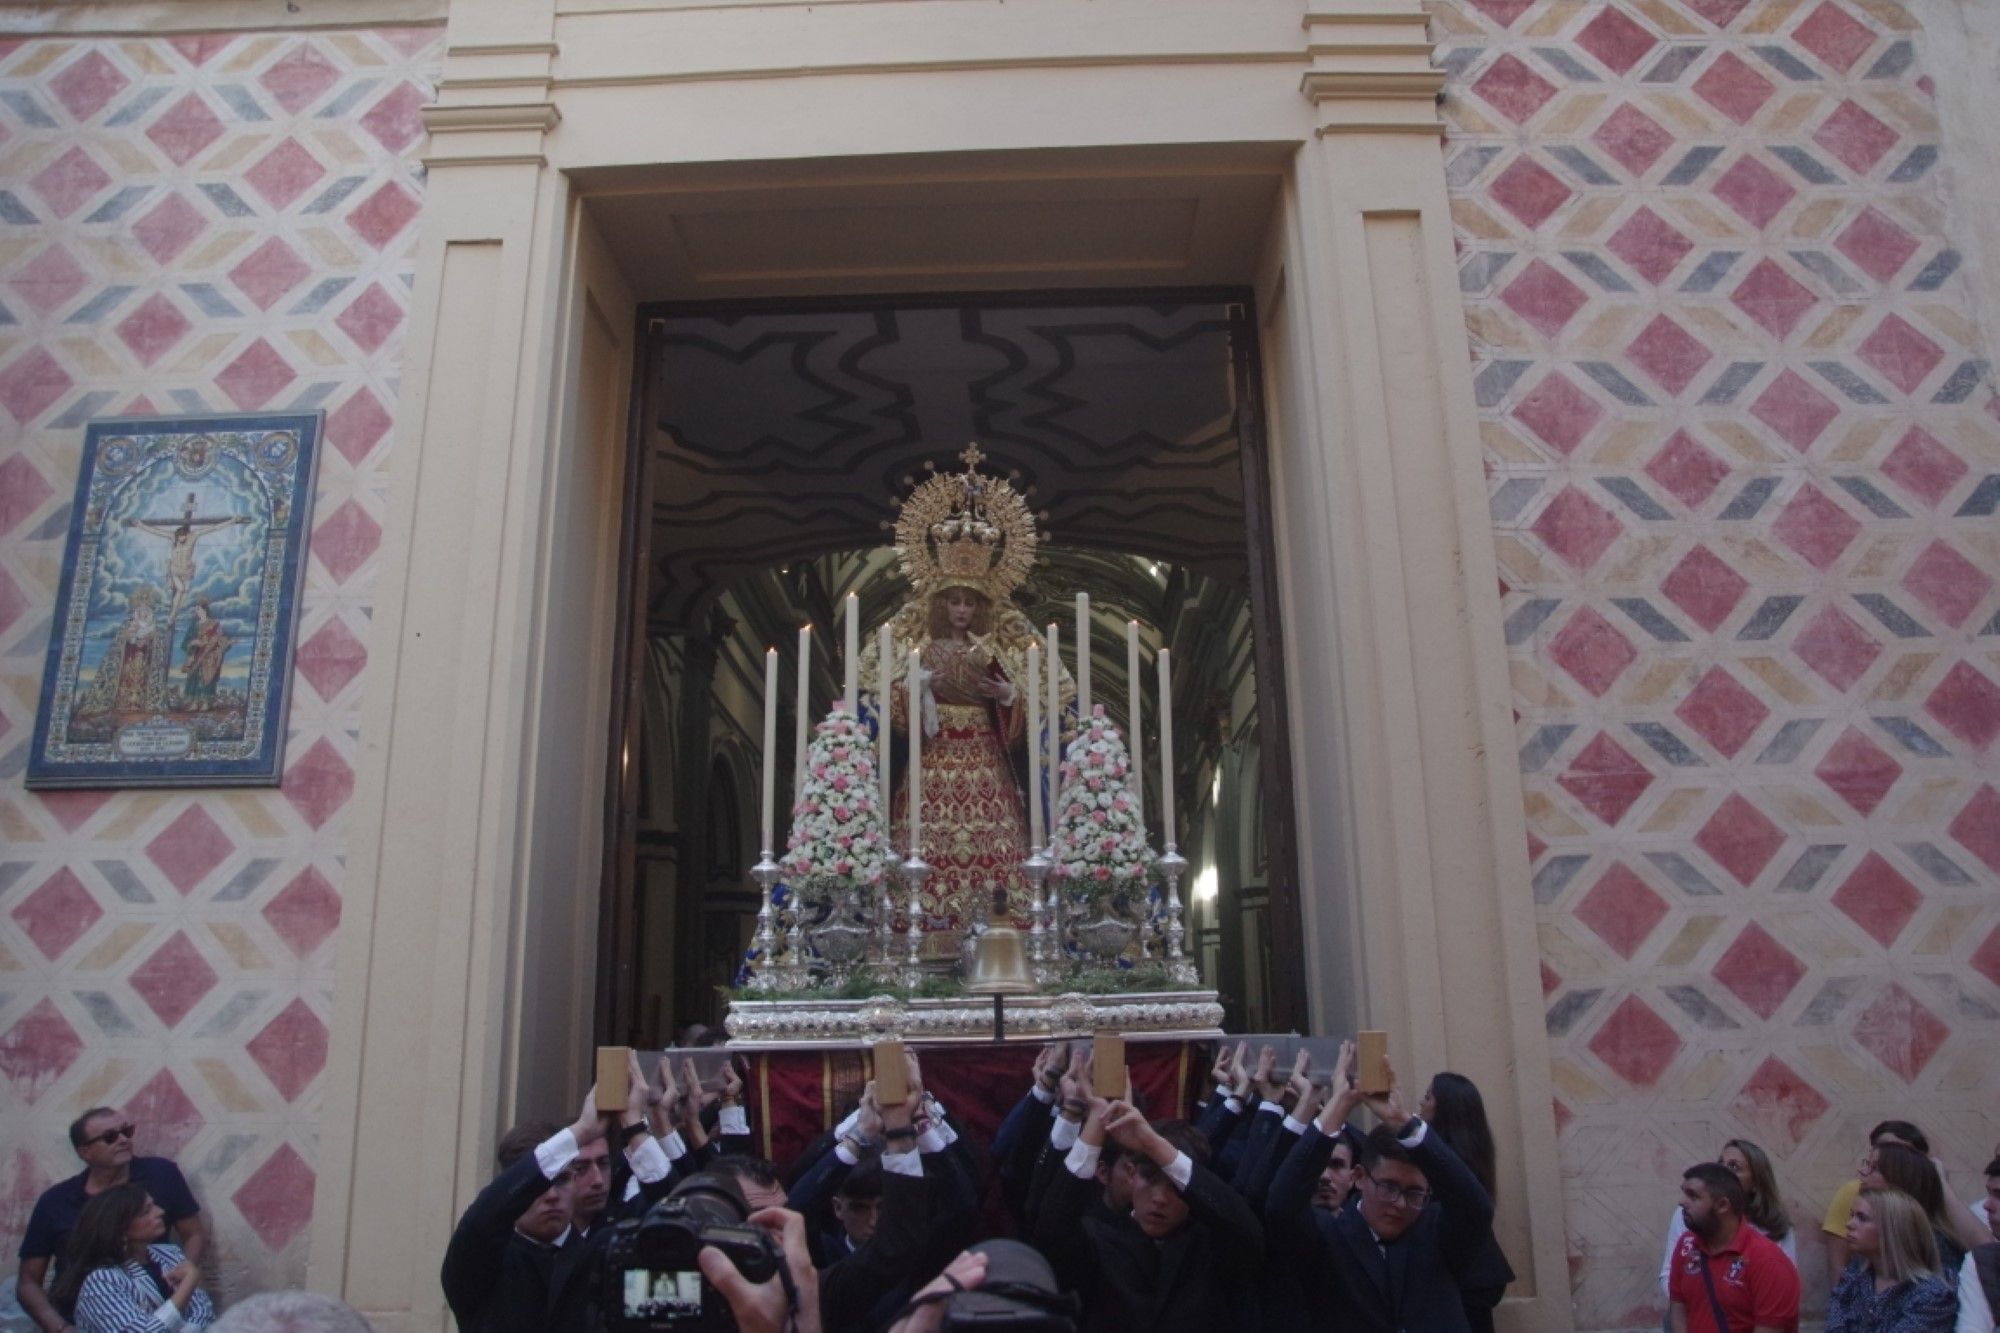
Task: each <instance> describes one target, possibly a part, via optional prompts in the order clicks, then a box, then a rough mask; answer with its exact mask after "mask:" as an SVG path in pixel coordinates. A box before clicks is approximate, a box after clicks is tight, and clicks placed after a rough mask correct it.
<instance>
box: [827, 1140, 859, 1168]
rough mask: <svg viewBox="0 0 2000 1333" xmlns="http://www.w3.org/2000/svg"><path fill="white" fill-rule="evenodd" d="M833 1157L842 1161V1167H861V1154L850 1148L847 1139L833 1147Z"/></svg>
mask: <svg viewBox="0 0 2000 1333" xmlns="http://www.w3.org/2000/svg"><path fill="white" fill-rule="evenodd" d="M833 1155H834V1156H835V1157H838V1158H839V1159H840V1162H841V1165H842V1166H860V1165H861V1154H860V1153H858V1152H856V1151H854V1149H852V1148H850V1147H848V1146H847V1140H846V1139H842V1140H841V1141H840V1142H838V1143H836V1144H834V1145H833Z"/></svg>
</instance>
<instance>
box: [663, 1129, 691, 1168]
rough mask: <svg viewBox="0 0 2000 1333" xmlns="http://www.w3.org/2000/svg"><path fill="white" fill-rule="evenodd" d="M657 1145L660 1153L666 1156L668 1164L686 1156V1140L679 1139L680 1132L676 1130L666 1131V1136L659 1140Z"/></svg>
mask: <svg viewBox="0 0 2000 1333" xmlns="http://www.w3.org/2000/svg"><path fill="white" fill-rule="evenodd" d="M659 1143H660V1151H661V1152H663V1153H665V1154H666V1155H667V1160H668V1161H669V1162H678V1161H680V1160H681V1158H683V1157H685V1156H687V1155H688V1145H687V1140H686V1139H684V1138H682V1137H681V1132H680V1131H679V1130H678V1129H670V1130H668V1131H667V1136H666V1137H665V1138H663V1139H661V1140H660V1141H659Z"/></svg>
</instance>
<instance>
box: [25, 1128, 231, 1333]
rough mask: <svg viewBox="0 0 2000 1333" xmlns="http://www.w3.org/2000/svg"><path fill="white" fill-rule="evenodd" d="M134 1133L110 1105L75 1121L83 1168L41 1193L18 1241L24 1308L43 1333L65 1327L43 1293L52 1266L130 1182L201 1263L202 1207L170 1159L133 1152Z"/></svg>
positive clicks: (72, 1133)
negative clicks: (99, 1202) (86, 1219)
mask: <svg viewBox="0 0 2000 1333" xmlns="http://www.w3.org/2000/svg"><path fill="white" fill-rule="evenodd" d="M137 1133H138V1129H137V1127H136V1126H135V1124H134V1123H133V1121H132V1119H131V1117H129V1116H127V1115H124V1114H123V1113H121V1112H120V1111H118V1110H116V1109H114V1108H112V1107H109V1106H93V1107H92V1108H90V1109H89V1110H87V1111H85V1112H84V1113H83V1114H82V1115H80V1116H78V1117H77V1118H76V1119H75V1120H74V1121H72V1122H71V1123H70V1127H69V1142H70V1147H71V1148H73V1149H74V1150H75V1151H76V1155H77V1157H78V1158H80V1159H81V1160H82V1162H83V1170H82V1171H80V1172H78V1173H77V1174H76V1175H73V1176H71V1177H69V1178H68V1179H67V1180H59V1181H57V1182H56V1183H55V1184H53V1185H51V1186H49V1187H48V1188H47V1189H46V1190H43V1191H42V1195H41V1197H40V1198H38V1199H36V1200H35V1208H34V1212H33V1213H32V1214H30V1216H29V1218H28V1228H27V1230H26V1232H24V1233H23V1234H22V1237H21V1248H20V1260H21V1275H20V1284H19V1287H18V1291H19V1294H20V1301H21V1308H22V1309H23V1310H25V1311H26V1312H27V1314H28V1317H29V1318H30V1319H32V1320H33V1321H34V1323H35V1326H36V1327H38V1328H40V1329H42V1330H44V1333H61V1331H62V1330H63V1329H64V1328H66V1327H67V1322H66V1321H65V1320H64V1319H63V1317H62V1315H61V1314H60V1313H58V1312H57V1311H56V1309H55V1308H54V1307H53V1306H52V1305H50V1304H49V1295H48V1292H47V1290H45V1288H46V1287H47V1286H48V1284H49V1279H50V1278H51V1276H52V1274H51V1272H50V1269H51V1267H53V1266H56V1265H57V1264H58V1261H59V1260H60V1259H61V1258H62V1255H63V1251H64V1248H65V1246H67V1244H68V1243H69V1235H70V1232H71V1230H72V1229H73V1228H74V1227H75V1226H76V1222H77V1219H78V1218H79V1217H80V1216H81V1215H82V1213H83V1209H84V1206H85V1205H86V1204H88V1203H89V1202H90V1201H91V1200H92V1199H95V1198H97V1197H98V1196H99V1195H101V1194H103V1193H104V1192H105V1191H106V1190H111V1189H115V1188H117V1187H118V1186H120V1185H126V1184H133V1185H138V1186H140V1187H142V1188H143V1189H144V1190H145V1191H146V1193H147V1194H148V1195H149V1196H151V1197H152V1199H153V1200H154V1201H155V1202H157V1203H158V1204H159V1205H160V1207H161V1209H162V1210H163V1211H164V1212H165V1213H166V1221H167V1226H168V1228H169V1230H170V1231H171V1232H172V1233H173V1238H174V1239H175V1241H176V1242H177V1243H178V1244H179V1245H180V1246H181V1248H182V1249H183V1250H184V1251H185V1252H186V1254H187V1257H188V1258H189V1259H191V1260H193V1261H194V1262H195V1263H197V1264H199V1263H200V1262H201V1260H202V1246H203V1241H204V1237H203V1234H202V1224H201V1206H200V1205H199V1204H197V1203H196V1202H195V1198H194V1194H193V1193H192V1192H191V1191H190V1190H189V1189H188V1185H187V1180H186V1179H185V1178H184V1177H183V1176H182V1175H181V1172H180V1168H179V1167H177V1166H175V1165H174V1164H173V1162H172V1161H170V1160H168V1159H167V1158H165V1157H140V1156H135V1155H134V1152H133V1148H134V1146H135V1145H134V1138H135V1136H136V1135H137Z"/></svg>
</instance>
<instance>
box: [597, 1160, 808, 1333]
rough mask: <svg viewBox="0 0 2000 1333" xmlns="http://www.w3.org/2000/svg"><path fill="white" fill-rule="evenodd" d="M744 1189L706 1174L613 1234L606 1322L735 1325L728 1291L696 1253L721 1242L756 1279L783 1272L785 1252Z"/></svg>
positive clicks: (616, 1329)
mask: <svg viewBox="0 0 2000 1333" xmlns="http://www.w3.org/2000/svg"><path fill="white" fill-rule="evenodd" d="M749 1216H750V1208H749V1205H747V1204H746V1203H744V1201H743V1191H742V1189H741V1188H740V1187H739V1186H738V1185H737V1183H736V1181H735V1180H734V1179H732V1178H731V1177H729V1176H724V1175H717V1174H715V1173H713V1172H708V1171H703V1172H701V1173H700V1174H699V1175H693V1176H689V1177H688V1178H687V1179H686V1180H683V1181H682V1182H681V1183H680V1184H678V1185H676V1186H674V1188H673V1192H672V1193H671V1194H669V1195H667V1197H666V1198H664V1199H662V1200H660V1201H659V1202H658V1203H656V1204H654V1205H653V1206H652V1207H651V1208H650V1209H648V1210H647V1212H646V1215H645V1216H644V1217H638V1218H627V1219H626V1220H625V1221H623V1222H620V1223H618V1224H617V1225H616V1226H615V1227H613V1228H612V1230H611V1234H610V1235H609V1236H607V1237H606V1238H605V1247H604V1263H603V1269H602V1277H601V1278H600V1279H599V1280H600V1281H601V1282H602V1283H603V1284H604V1285H603V1288H602V1290H601V1292H600V1294H599V1304H600V1308H601V1309H602V1310H603V1311H604V1315H605V1326H606V1327H607V1328H608V1329H611V1330H612V1331H613V1333H623V1331H624V1330H633V1329H734V1328H735V1327H736V1318H735V1316H734V1315H732V1314H731V1313H730V1312H729V1302H728V1301H726V1300H724V1299H723V1296H722V1293H721V1292H719V1291H716V1290H714V1289H713V1288H711V1287H710V1286H709V1285H708V1281H707V1279H706V1278H704V1277H703V1276H702V1275H701V1266H700V1265H699V1264H698V1263H696V1262H695V1256H696V1255H698V1254H700V1253H701V1251H702V1249H703V1248H704V1247H706V1246H710V1245H713V1246H714V1247H715V1248H716V1249H718V1250H721V1251H722V1252H723V1254H725V1255H727V1256H728V1258H729V1262H730V1263H732V1264H735V1265H736V1271H737V1272H739V1273H741V1274H743V1277H744V1279H745V1280H746V1281H749V1282H768V1281H770V1280H771V1279H772V1278H773V1277H775V1276H777V1273H778V1268H779V1265H781V1264H783V1263H784V1256H783V1255H782V1254H780V1253H779V1251H778V1247H777V1245H776V1244H775V1243H774V1242H773V1241H772V1239H771V1237H770V1234H769V1233H768V1232H766V1231H765V1230H764V1229H763V1228H762V1227H759V1226H755V1225H753V1224H751V1223H750V1222H749V1221H748V1220H747V1219H748V1218H749Z"/></svg>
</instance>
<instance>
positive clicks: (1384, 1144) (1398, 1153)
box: [1361, 1125, 1430, 1184]
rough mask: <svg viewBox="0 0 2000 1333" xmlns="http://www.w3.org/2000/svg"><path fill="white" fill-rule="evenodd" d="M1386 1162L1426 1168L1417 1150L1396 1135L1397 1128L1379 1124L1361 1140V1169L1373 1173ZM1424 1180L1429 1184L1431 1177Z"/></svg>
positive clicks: (1420, 1169) (1419, 1168) (1421, 1168)
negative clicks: (1407, 1146)
mask: <svg viewBox="0 0 2000 1333" xmlns="http://www.w3.org/2000/svg"><path fill="white" fill-rule="evenodd" d="M1384 1162H1401V1163H1403V1164H1404V1165H1406V1166H1414V1167H1415V1168H1417V1170H1419V1171H1422V1170H1423V1169H1424V1164H1423V1163H1422V1162H1420V1161H1418V1160H1417V1154H1416V1153H1415V1151H1414V1150H1412V1149H1409V1148H1406V1147H1404V1146H1403V1142H1402V1140H1401V1139H1398V1138H1397V1137H1396V1131H1395V1130H1393V1129H1390V1128H1389V1127H1388V1126H1387V1125H1377V1126H1375V1128H1373V1129H1371V1130H1369V1131H1368V1137H1367V1138H1365V1139H1363V1140H1361V1169H1362V1170H1364V1171H1367V1172H1370V1173H1372V1172H1373V1171H1374V1170H1375V1168H1376V1167H1378V1166H1380V1165H1381V1164H1382V1163H1384ZM1424 1181H1425V1183H1426V1184H1428V1183H1429V1181H1430V1177H1429V1176H1428V1175H1426V1176H1425V1177H1424Z"/></svg>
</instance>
